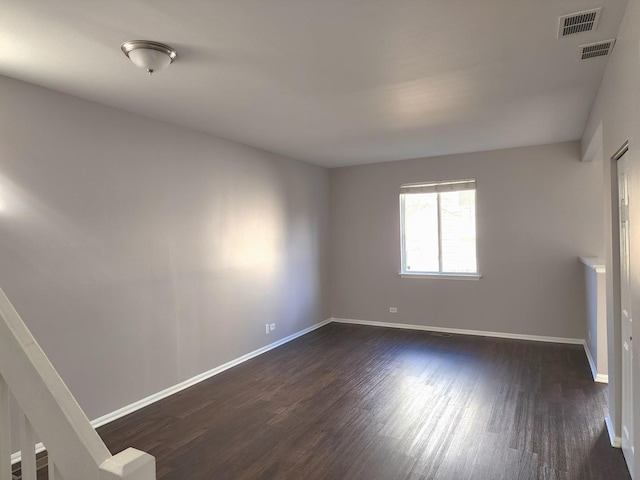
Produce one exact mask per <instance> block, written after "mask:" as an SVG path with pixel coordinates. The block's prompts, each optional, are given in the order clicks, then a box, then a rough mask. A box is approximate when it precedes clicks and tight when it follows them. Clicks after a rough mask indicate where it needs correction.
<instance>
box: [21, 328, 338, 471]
mask: <svg viewBox="0 0 640 480" xmlns="http://www.w3.org/2000/svg"><path fill="white" fill-rule="evenodd" d="M331 321H332V319H331V318H328V319H327V320H324V321H322V322H319V323H316V324H315V325H311V326H310V327H307V328H305V329H304V330H300V331H299V332H296V333H293V334H291V335H289V336H288V337H284V338H281V339H280V340H278V341H276V342H273V343H270V344H269V345H266V346H264V347H262V348H259V349H257V350H254V351H253V352H249V353H247V354H246V355H243V356H241V357H238V358H236V359H234V360H231V361H229V362H227V363H224V364H222V365H219V366H217V367H215V368H212V369H211V370H208V371H206V372H204V373H201V374H199V375H196V376H195V377H192V378H190V379H188V380H185V381H184V382H180V383H178V384H176V385H173V386H172V387H169V388H165V389H164V390H161V391H159V392H157V393H154V394H153V395H149V396H148V397H145V398H143V399H141V400H138V401H137V402H133V403H131V404H129V405H126V406H124V407H122V408H119V409H118V410H116V411H114V412H111V413H107V414H106V415H103V416H101V417H99V418H96V419H95V420H93V421H92V422H91V425H92V426H93V428H98V427H101V426H103V425H106V424H107V423H109V422H113V421H114V420H117V419H119V418H122V417H124V416H126V415H129V414H130V413H133V412H135V411H137V410H140V409H141V408H144V407H147V406H149V405H151V404H152V403H155V402H157V401H159V400H162V399H163V398H167V397H169V396H171V395H173V394H175V393H178V392H180V391H182V390H184V389H186V388H189V387H191V386H193V385H195V384H197V383H200V382H202V381H204V380H206V379H208V378H211V377H213V376H215V375H218V374H219V373H222V372H224V371H225V370H229V369H230V368H232V367H235V366H236V365H240V364H241V363H244V362H246V361H247V360H251V359H252V358H255V357H257V356H258V355H262V354H263V353H267V352H268V351H269V350H273V349H274V348H277V347H279V346H280V345H284V344H285V343H288V342H290V341H292V340H295V339H296V338H298V337H301V336H303V335H306V334H307V333H309V332H312V331H314V330H317V329H318V328H320V327H324V326H325V325H327V324H328V323H331ZM44 450H45V447H44V445H43V444H42V443H39V444H37V445H36V453H40V452H42V451H44ZM20 459H21V454H20V452H16V453H14V454H12V455H11V464H14V463H17V462H19V461H20Z"/></svg>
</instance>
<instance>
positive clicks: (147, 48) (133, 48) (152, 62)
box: [120, 40, 178, 75]
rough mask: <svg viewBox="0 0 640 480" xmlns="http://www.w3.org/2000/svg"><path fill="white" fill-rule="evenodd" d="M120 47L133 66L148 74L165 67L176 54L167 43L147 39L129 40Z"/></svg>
mask: <svg viewBox="0 0 640 480" xmlns="http://www.w3.org/2000/svg"><path fill="white" fill-rule="evenodd" d="M120 48H121V49H122V52H123V53H124V54H125V55H126V56H127V57H128V58H129V60H131V61H132V62H133V64H134V65H135V66H137V67H140V68H144V69H145V70H146V71H147V72H148V73H149V75H151V74H152V73H153V72H157V71H158V70H162V69H163V68H165V67H167V66H168V65H169V64H170V63H171V62H173V60H174V59H175V58H176V57H177V56H178V54H177V53H176V51H175V50H174V49H173V48H171V47H170V46H169V45H165V44H164V43H158V42H152V41H149V40H129V41H128V42H124V43H123V44H122V45H121V47H120Z"/></svg>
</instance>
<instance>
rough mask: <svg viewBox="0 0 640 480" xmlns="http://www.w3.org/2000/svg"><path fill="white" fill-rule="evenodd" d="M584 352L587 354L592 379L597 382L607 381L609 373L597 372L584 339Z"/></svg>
mask: <svg viewBox="0 0 640 480" xmlns="http://www.w3.org/2000/svg"><path fill="white" fill-rule="evenodd" d="M584 353H586V354H587V360H588V361H589V367H590V368H591V374H592V375H593V380H594V381H596V382H598V383H609V375H604V374H602V373H598V369H597V367H596V362H595V361H594V360H593V356H592V355H591V350H589V345H588V344H587V342H586V341H585V342H584Z"/></svg>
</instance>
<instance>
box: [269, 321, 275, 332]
mask: <svg viewBox="0 0 640 480" xmlns="http://www.w3.org/2000/svg"><path fill="white" fill-rule="evenodd" d="M275 329H276V324H275V323H272V324H270V325H269V330H271V331H272V332H273V331H274V330H275Z"/></svg>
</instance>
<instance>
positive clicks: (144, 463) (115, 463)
mask: <svg viewBox="0 0 640 480" xmlns="http://www.w3.org/2000/svg"><path fill="white" fill-rule="evenodd" d="M123 479H124V480H156V459H155V458H154V457H152V456H151V455H149V454H148V453H145V452H141V451H140V450H136V449H135V448H127V449H126V450H123V451H122V452H120V453H118V454H117V455H114V456H113V457H111V458H109V459H107V460H105V461H104V462H103V463H102V465H100V480H123Z"/></svg>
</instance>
